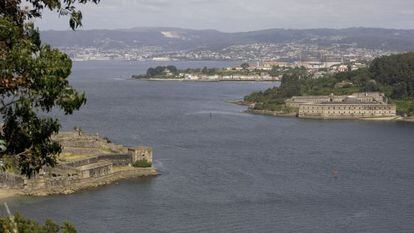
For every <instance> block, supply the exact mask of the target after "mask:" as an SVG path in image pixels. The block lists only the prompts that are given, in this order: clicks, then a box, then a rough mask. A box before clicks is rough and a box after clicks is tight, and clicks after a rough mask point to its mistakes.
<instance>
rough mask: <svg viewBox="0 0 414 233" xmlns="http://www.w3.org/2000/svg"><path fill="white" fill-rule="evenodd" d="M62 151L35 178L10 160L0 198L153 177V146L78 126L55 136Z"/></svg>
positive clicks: (0, 176)
mask: <svg viewBox="0 0 414 233" xmlns="http://www.w3.org/2000/svg"><path fill="white" fill-rule="evenodd" d="M54 139H55V140H57V141H58V142H59V143H60V144H61V145H62V146H63V151H62V153H61V154H60V155H59V156H58V164H57V165H56V166H55V167H53V168H50V167H47V168H44V169H42V170H41V171H40V172H39V174H37V175H36V176H34V177H31V178H27V177H25V176H22V175H20V174H19V173H18V170H17V169H16V168H15V164H14V162H13V161H12V160H5V162H7V163H8V164H7V170H6V171H5V172H2V173H0V180H1V182H0V200H5V199H9V198H13V197H16V196H47V195H60V194H71V193H75V192H78V191H81V190H87V189H93V188H96V187H99V186H103V185H107V184H111V183H114V182H117V181H120V180H125V179H132V178H136V177H148V176H156V175H158V172H157V170H156V169H155V168H153V166H152V148H150V147H136V148H127V147H124V146H122V145H117V144H114V143H112V142H111V141H110V140H109V139H107V138H102V137H100V136H99V135H91V134H86V133H83V132H82V131H81V130H80V129H76V130H75V131H73V132H62V133H59V134H58V135H55V136H54Z"/></svg>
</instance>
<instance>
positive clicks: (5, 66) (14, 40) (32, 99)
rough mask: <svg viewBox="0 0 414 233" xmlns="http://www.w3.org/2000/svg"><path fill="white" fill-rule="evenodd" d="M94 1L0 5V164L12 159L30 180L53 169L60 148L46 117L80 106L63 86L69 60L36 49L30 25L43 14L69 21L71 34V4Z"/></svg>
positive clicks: (76, 16)
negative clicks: (47, 12) (2, 145)
mask: <svg viewBox="0 0 414 233" xmlns="http://www.w3.org/2000/svg"><path fill="white" fill-rule="evenodd" d="M87 2H94V3H97V2H99V0H25V1H22V0H7V1H0V69H1V71H0V119H2V121H3V123H4V124H3V125H2V126H1V127H2V129H1V130H0V140H2V141H4V142H5V148H4V149H5V150H4V151H2V152H0V159H2V158H4V157H5V156H14V157H15V159H16V161H17V165H18V169H19V170H20V172H21V173H22V174H24V175H27V176H31V175H33V174H34V173H36V172H38V171H39V170H40V169H41V168H42V167H43V166H54V165H55V164H56V156H57V154H59V153H60V152H61V147H60V145H59V144H58V143H57V142H56V141H53V140H52V139H51V135H53V134H55V133H57V132H58V131H59V129H60V124H59V121H58V120H57V119H55V118H52V117H48V116H47V114H48V113H49V112H50V111H52V110H53V109H54V108H56V109H58V110H62V111H63V112H64V113H66V114H72V112H73V111H75V110H78V109H79V108H80V107H81V106H82V105H83V104H84V103H85V101H86V99H85V94H82V93H78V92H77V91H76V90H75V89H73V88H72V87H71V86H70V85H69V82H68V80H67V78H68V76H69V75H70V73H71V67H72V61H71V60H70V58H69V57H68V56H67V55H66V54H64V53H62V52H60V51H59V50H57V49H53V48H51V47H50V46H49V45H45V44H42V42H41V41H40V35H39V31H38V30H37V29H36V28H35V27H34V24H33V23H32V22H31V19H33V18H40V17H41V16H42V13H43V10H44V9H45V8H46V9H49V10H51V11H56V12H58V14H59V15H69V16H70V19H69V25H70V27H71V28H72V29H75V28H77V27H79V26H81V20H82V14H81V12H80V11H78V10H77V9H76V7H75V6H74V5H75V4H76V3H82V4H84V3H87Z"/></svg>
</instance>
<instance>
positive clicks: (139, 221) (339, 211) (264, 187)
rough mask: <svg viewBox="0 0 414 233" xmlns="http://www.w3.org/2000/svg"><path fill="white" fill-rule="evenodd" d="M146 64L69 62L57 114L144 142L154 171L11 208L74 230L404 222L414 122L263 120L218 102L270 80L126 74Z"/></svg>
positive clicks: (390, 227)
mask: <svg viewBox="0 0 414 233" xmlns="http://www.w3.org/2000/svg"><path fill="white" fill-rule="evenodd" d="M152 65H154V64H152V63H142V62H141V63H138V62H136V63H128V62H87V63H76V64H75V67H74V72H73V75H72V83H73V85H74V86H76V87H78V88H80V89H84V90H86V91H87V94H88V104H87V106H86V107H85V108H83V109H82V111H80V112H78V113H76V114H75V115H74V116H71V117H70V118H63V119H62V122H63V124H64V128H65V129H71V128H73V126H80V127H81V128H83V129H84V130H87V131H89V132H99V134H101V135H103V136H108V137H110V138H111V139H112V140H113V141H115V142H117V143H122V144H126V145H131V146H132V145H140V144H143V145H151V146H153V147H154V157H155V166H156V167H157V168H158V169H159V170H160V172H161V173H162V175H160V176H158V177H156V178H145V179H134V180H129V181H124V182H119V183H117V184H113V185H110V186H106V187H103V188H99V189H96V190H91V191H84V192H81V193H77V194H74V195H69V196H54V197H42V198H23V197H22V198H18V199H15V200H11V201H10V202H9V205H10V207H11V209H12V210H13V211H19V212H21V213H23V214H24V215H27V216H29V217H33V218H36V219H38V220H42V221H43V220H44V219H45V218H47V217H51V218H53V219H55V220H58V221H62V220H69V221H71V222H73V223H75V224H76V225H77V227H78V229H79V230H80V232H373V233H374V232H375V233H381V232H384V233H388V232H407V233H408V232H414V124H406V123H393V122H362V121H317V120H300V119H295V118H274V117H267V116H258V115H249V114H244V113H242V111H243V109H244V108H243V107H241V106H236V105H232V104H229V103H227V102H226V100H231V99H237V98H241V97H242V96H244V95H246V94H248V93H250V92H251V91H253V90H260V89H265V88H268V87H270V86H272V85H275V84H272V83H235V82H229V83H201V82H198V83H197V82H151V81H134V80H127V79H128V77H129V76H130V75H131V74H134V73H138V72H143V71H144V70H145V69H146V68H148V67H149V66H152ZM178 65H179V66H180V67H187V66H192V67H197V66H204V65H208V66H210V67H212V66H222V65H226V64H224V63H206V62H204V63H203V62H201V63H200V62H193V63H184V64H183V63H178ZM210 113H212V118H210ZM333 169H335V170H336V171H337V179H335V178H333V175H332V170H333ZM2 211H3V210H2Z"/></svg>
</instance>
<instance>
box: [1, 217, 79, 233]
mask: <svg viewBox="0 0 414 233" xmlns="http://www.w3.org/2000/svg"><path fill="white" fill-rule="evenodd" d="M16 227H17V230H18V232H20V233H33V232H35V233H76V232H77V231H76V229H75V227H74V226H73V225H72V224H70V223H68V222H65V223H63V225H62V226H60V225H58V224H56V223H55V222H53V221H52V220H49V219H48V220H46V222H45V224H44V225H42V224H39V223H37V222H36V221H33V220H30V219H27V218H24V217H23V216H21V215H20V214H16V215H14V220H13V222H12V221H11V220H10V218H9V217H0V232H14V229H15V228H16Z"/></svg>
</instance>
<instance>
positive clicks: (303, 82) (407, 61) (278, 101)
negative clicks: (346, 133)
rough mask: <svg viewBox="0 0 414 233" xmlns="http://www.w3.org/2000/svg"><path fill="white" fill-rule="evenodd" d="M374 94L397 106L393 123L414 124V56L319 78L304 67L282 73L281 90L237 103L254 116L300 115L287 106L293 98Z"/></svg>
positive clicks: (383, 60) (391, 58)
mask: <svg viewBox="0 0 414 233" xmlns="http://www.w3.org/2000/svg"><path fill="white" fill-rule="evenodd" d="M374 92H379V93H384V102H385V103H388V104H390V105H394V106H395V107H396V113H397V117H395V119H391V120H399V121H407V122H414V53H405V54H396V55H391V56H384V57H379V58H376V59H374V60H373V61H372V62H371V64H370V65H369V67H366V68H360V69H356V70H348V71H345V72H340V73H335V74H326V75H324V76H322V77H319V78H314V77H313V76H312V75H311V74H310V73H309V72H308V71H307V70H306V69H304V68H295V69H291V70H288V71H287V72H285V73H283V74H282V79H281V84H280V86H279V87H273V88H269V89H267V90H265V91H258V92H253V93H251V94H250V95H247V96H245V97H244V98H243V100H240V101H236V102H234V103H238V104H242V105H245V106H249V108H248V110H247V112H250V113H256V114H265V115H274V116H293V115H294V114H293V113H296V115H298V114H299V109H298V108H296V109H295V108H290V107H288V106H287V104H286V102H287V100H289V99H291V98H292V97H304V96H309V97H311V98H312V97H319V96H330V95H342V96H347V95H352V94H355V93H374ZM372 119H374V118H372ZM377 120H378V119H377ZM383 120H390V118H389V117H385V118H384V119H383Z"/></svg>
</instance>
